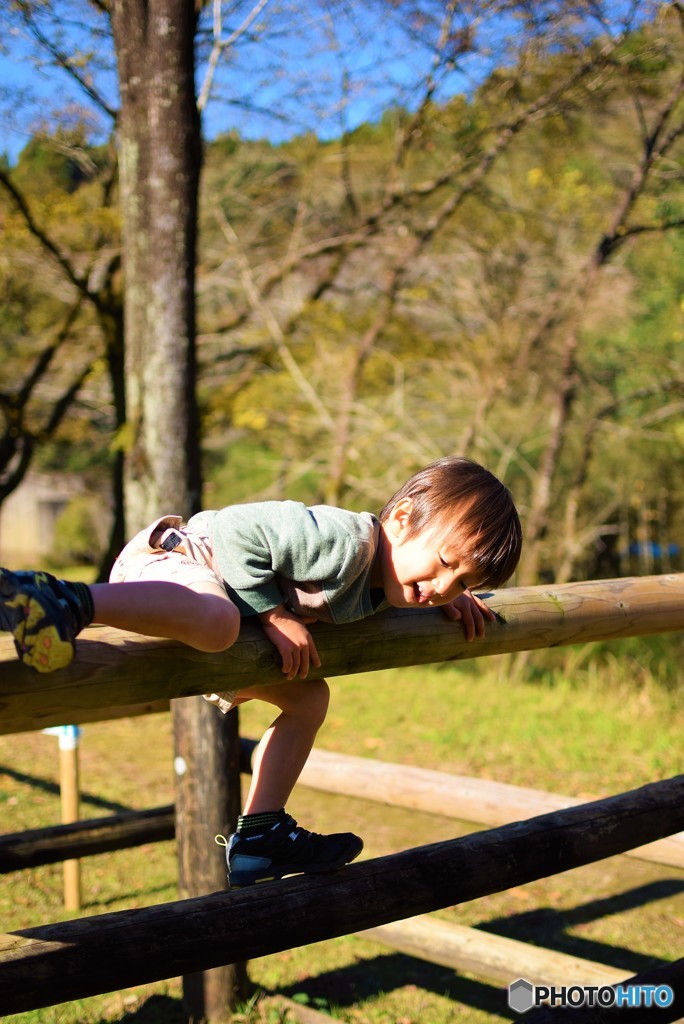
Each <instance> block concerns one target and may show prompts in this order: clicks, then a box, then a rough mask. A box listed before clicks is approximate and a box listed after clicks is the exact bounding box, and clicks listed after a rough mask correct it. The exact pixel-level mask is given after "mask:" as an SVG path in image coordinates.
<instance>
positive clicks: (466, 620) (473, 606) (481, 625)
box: [441, 590, 496, 640]
mask: <svg viewBox="0 0 684 1024" xmlns="http://www.w3.org/2000/svg"><path fill="white" fill-rule="evenodd" d="M441 608H442V611H443V612H444V614H445V615H446V616H447V617H448V618H450V619H451V620H452V622H462V623H463V630H464V632H465V636H466V640H474V639H475V637H478V638H482V637H483V636H484V635H485V619H488V620H489V621H490V622H496V615H495V614H494V612H493V611H492V609H491V608H489V607H488V606H487V605H486V604H485V603H484V601H482V600H481V599H480V598H479V597H477V596H476V595H475V594H471V593H470V591H469V590H466V591H464V592H463V593H462V594H459V595H458V597H455V598H454V600H453V601H449V603H448V604H443V605H442V606H441Z"/></svg>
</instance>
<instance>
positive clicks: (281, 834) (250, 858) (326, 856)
mask: <svg viewBox="0 0 684 1024" xmlns="http://www.w3.org/2000/svg"><path fill="white" fill-rule="evenodd" d="M216 839H217V841H219V839H222V840H223V842H222V843H221V845H225V847H226V861H227V864H228V885H229V886H230V888H232V889H237V888H240V887H241V886H245V885H253V884H254V882H272V881H274V880H275V879H277V878H284V877H285V875H294V874H298V873H300V872H304V873H305V874H323V873H324V872H326V871H337V870H338V868H341V867H343V866H344V865H345V864H349V862H350V861H352V860H354V858H355V857H358V855H359V854H360V853H361V850H362V849H363V840H362V839H360V838H359V836H355V835H354V833H353V832H336V833H334V834H333V835H330V836H322V835H319V834H318V833H317V832H307V831H306V829H304V828H301V827H300V826H299V825H298V824H297V822H296V821H295V820H294V818H291V817H290V815H289V814H286V813H285V811H279V812H278V815H277V820H276V822H275V824H273V825H271V826H267V827H266V828H265V829H264V830H263V831H261V832H257V833H256V834H247V835H246V834H244V832H240V831H238V832H234V833H233V835H232V836H230V837H229V838H228V840H227V841H226V840H225V839H224V837H223V836H220V837H219V836H217V837H216Z"/></svg>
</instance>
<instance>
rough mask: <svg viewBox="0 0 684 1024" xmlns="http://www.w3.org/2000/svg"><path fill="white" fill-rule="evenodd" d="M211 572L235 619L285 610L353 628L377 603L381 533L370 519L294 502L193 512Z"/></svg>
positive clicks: (361, 514)
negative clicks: (202, 526)
mask: <svg viewBox="0 0 684 1024" xmlns="http://www.w3.org/2000/svg"><path fill="white" fill-rule="evenodd" d="M200 515H201V516H202V519H203V520H204V521H205V522H206V523H207V525H208V526H209V530H210V538H211V546H212V551H213V557H214V563H215V568H216V570H217V572H218V573H219V574H220V575H221V576H222V578H223V581H224V583H225V585H226V590H227V591H228V595H229V596H230V598H231V599H232V600H233V601H234V602H235V604H236V605H237V607H238V609H239V610H240V613H241V615H257V614H259V613H260V612H265V611H269V610H270V609H271V608H275V607H276V605H279V604H282V603H284V604H285V605H286V606H287V607H288V608H289V609H290V610H291V611H293V612H294V613H295V614H298V615H305V616H311V617H313V618H316V619H320V620H322V621H324V622H334V623H342V622H353V621H354V620H355V619H363V618H365V617H366V616H369V615H373V613H374V612H375V611H377V610H378V608H379V607H381V605H382V604H383V603H384V602H383V601H382V597H383V596H384V595H382V594H375V593H374V594H373V598H374V599H372V598H371V589H370V573H371V568H372V566H373V560H374V558H375V554H376V551H377V548H378V539H379V534H380V526H379V523H378V520H377V519H376V517H375V516H374V515H372V514H371V513H369V512H359V513H357V512H347V511H345V510H344V509H339V508H335V507H333V506H330V505H313V506H311V507H307V506H306V505H303V504H302V503H301V502H298V501H263V502H255V503H252V504H245V505H229V506H227V507H226V508H223V509H220V510H219V511H210V512H202V513H200Z"/></svg>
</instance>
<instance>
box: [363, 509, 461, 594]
mask: <svg viewBox="0 0 684 1024" xmlns="http://www.w3.org/2000/svg"><path fill="white" fill-rule="evenodd" d="M410 510H411V500H410V499H409V498H407V499H404V500H402V501H401V502H399V503H398V504H397V505H396V506H395V507H394V509H393V510H392V512H391V513H390V515H389V516H388V518H387V519H386V520H385V522H384V523H382V524H381V535H382V543H381V549H380V552H379V556H378V557H379V566H378V570H379V571H378V575H377V577H376V579H377V581H378V582H379V583H380V585H381V586H382V588H383V589H384V591H385V597H386V599H387V600H388V601H389V603H390V604H391V605H392V606H393V607H394V608H417V607H421V606H422V607H436V606H438V605H442V604H447V603H448V602H450V601H453V599H454V598H455V597H458V595H459V594H462V593H463V591H464V590H466V589H468V587H470V586H476V585H477V583H478V581H477V579H476V576H475V574H474V572H473V570H472V567H471V566H469V565H467V564H466V563H465V562H464V561H463V560H462V559H461V558H460V557H459V554H458V552H457V551H455V550H454V548H453V542H452V541H450V540H449V539H448V537H445V536H444V534H442V533H440V532H439V531H437V530H426V531H422V532H420V533H416V534H413V535H412V536H411V535H409V530H408V517H409V513H410Z"/></svg>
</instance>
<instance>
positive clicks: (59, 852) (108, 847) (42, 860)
mask: <svg viewBox="0 0 684 1024" xmlns="http://www.w3.org/2000/svg"><path fill="white" fill-rule="evenodd" d="M174 836H175V823H174V808H173V804H166V805H164V806H163V807H152V808H150V809H148V810H144V811H121V812H120V813H118V814H108V815H106V816H103V817H101V818H88V819H86V820H85V821H73V822H70V823H69V824H68V825H48V826H47V827H45V828H32V829H26V830H25V831H24V832H7V833H6V834H5V835H0V874H7V873H8V872H10V871H23V870H25V869H26V868H35V867H38V866H39V865H41V864H58V863H60V862H61V861H64V860H73V859H76V860H79V859H80V858H81V857H92V856H94V855H95V854H98V853H109V852H110V851H112V850H127V849H130V848H131V847H133V846H142V844H143V843H158V842H162V841H163V840H168V839H173V838H174Z"/></svg>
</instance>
